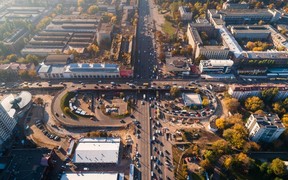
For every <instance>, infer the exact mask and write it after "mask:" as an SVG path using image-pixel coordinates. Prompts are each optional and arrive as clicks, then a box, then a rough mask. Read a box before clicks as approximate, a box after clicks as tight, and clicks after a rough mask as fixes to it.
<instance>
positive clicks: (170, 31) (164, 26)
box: [162, 21, 176, 36]
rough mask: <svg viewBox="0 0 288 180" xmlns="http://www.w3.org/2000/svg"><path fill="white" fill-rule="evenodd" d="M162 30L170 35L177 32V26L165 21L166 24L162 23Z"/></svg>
mask: <svg viewBox="0 0 288 180" xmlns="http://www.w3.org/2000/svg"><path fill="white" fill-rule="evenodd" d="M162 30H163V31H164V32H165V33H166V34H168V35H169V36H172V35H174V34H175V32H176V28H174V27H173V26H172V23H171V22H169V21H165V22H164V24H162Z"/></svg>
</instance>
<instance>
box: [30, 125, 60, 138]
mask: <svg viewBox="0 0 288 180" xmlns="http://www.w3.org/2000/svg"><path fill="white" fill-rule="evenodd" d="M35 126H36V127H37V128H38V129H40V130H41V131H42V133H43V134H44V135H45V136H47V137H48V138H49V139H52V140H54V141H60V137H59V136H57V135H54V134H52V133H50V132H49V131H47V130H46V129H45V127H44V125H43V123H42V122H41V120H37V121H36V124H35Z"/></svg>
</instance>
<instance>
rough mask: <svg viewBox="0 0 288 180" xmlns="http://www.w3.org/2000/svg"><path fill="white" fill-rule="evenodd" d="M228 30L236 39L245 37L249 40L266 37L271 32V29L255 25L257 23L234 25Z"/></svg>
mask: <svg viewBox="0 0 288 180" xmlns="http://www.w3.org/2000/svg"><path fill="white" fill-rule="evenodd" d="M230 31H231V33H232V35H233V36H234V37H235V38H236V39H243V38H245V39H249V40H253V39H257V40H261V39H268V38H269V36H270V34H271V31H270V30H269V29H268V28H266V27H265V26H257V25H250V26H246V25H238V26H237V25H236V26H232V27H231V29H230Z"/></svg>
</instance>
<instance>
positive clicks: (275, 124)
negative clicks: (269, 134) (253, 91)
mask: <svg viewBox="0 0 288 180" xmlns="http://www.w3.org/2000/svg"><path fill="white" fill-rule="evenodd" d="M253 117H254V119H255V120H256V121H257V123H258V125H259V126H260V127H265V128H284V125H283V124H282V122H281V120H280V118H279V117H278V115H277V114H268V115H266V116H262V115H259V114H253Z"/></svg>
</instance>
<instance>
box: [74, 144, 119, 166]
mask: <svg viewBox="0 0 288 180" xmlns="http://www.w3.org/2000/svg"><path fill="white" fill-rule="evenodd" d="M119 149H120V138H94V139H92V138H83V139H80V140H79V144H78V146H77V148H76V149H75V154H74V157H73V162H74V163H118V160H119Z"/></svg>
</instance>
